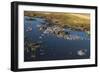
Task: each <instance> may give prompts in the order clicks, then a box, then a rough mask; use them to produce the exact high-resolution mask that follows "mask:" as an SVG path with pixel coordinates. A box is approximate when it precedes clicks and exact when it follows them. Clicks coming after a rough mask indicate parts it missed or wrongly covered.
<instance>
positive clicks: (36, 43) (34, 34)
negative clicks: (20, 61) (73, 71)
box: [24, 16, 90, 61]
mask: <svg viewBox="0 0 100 73" xmlns="http://www.w3.org/2000/svg"><path fill="white" fill-rule="evenodd" d="M89 57H90V35H89V34H88V33H87V32H84V31H76V30H72V29H71V28H63V27H60V26H58V25H55V24H54V23H51V22H48V21H46V19H44V18H40V17H34V18H31V17H28V16H25V18H24V61H43V60H63V59H87V58H89Z"/></svg>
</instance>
